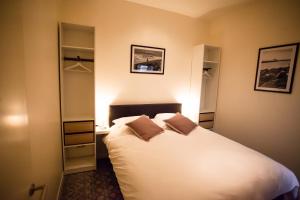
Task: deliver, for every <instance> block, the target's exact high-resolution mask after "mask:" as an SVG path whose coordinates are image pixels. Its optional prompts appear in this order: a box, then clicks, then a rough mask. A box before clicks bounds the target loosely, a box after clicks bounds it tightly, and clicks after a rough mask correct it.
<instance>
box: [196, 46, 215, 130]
mask: <svg viewBox="0 0 300 200" xmlns="http://www.w3.org/2000/svg"><path fill="white" fill-rule="evenodd" d="M220 61H221V48H220V47H216V46H211V45H206V44H201V45H198V46H196V47H195V48H194V55H193V65H192V68H193V70H192V71H193V74H192V78H193V81H192V88H194V90H197V91H200V92H198V93H197V95H199V101H200V108H199V116H198V122H199V125H200V126H203V127H204V128H208V129H212V128H213V125H214V119H215V111H216V106H217V95H218V84H219V69H220Z"/></svg>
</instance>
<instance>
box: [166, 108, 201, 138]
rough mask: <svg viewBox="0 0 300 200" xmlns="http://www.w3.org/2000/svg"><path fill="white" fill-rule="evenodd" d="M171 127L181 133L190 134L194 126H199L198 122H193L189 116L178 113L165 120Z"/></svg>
mask: <svg viewBox="0 0 300 200" xmlns="http://www.w3.org/2000/svg"><path fill="white" fill-rule="evenodd" d="M164 121H165V122H166V124H167V126H169V127H170V128H171V129H173V130H174V131H176V132H178V133H181V134H185V135H187V134H189V133H190V132H191V131H192V130H194V128H196V127H197V124H195V123H194V122H192V121H191V120H190V119H189V118H187V117H185V116H183V115H181V114H180V113H176V115H175V116H174V117H171V118H170V119H166V120H164Z"/></svg>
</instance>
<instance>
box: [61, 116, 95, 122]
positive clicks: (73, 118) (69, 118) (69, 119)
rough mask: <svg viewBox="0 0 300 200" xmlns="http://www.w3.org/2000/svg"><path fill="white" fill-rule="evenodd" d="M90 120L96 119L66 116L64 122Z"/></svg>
mask: <svg viewBox="0 0 300 200" xmlns="http://www.w3.org/2000/svg"><path fill="white" fill-rule="evenodd" d="M88 120H95V118H92V117H65V118H63V120H62V121H63V122H69V121H70V122H72V121H88Z"/></svg>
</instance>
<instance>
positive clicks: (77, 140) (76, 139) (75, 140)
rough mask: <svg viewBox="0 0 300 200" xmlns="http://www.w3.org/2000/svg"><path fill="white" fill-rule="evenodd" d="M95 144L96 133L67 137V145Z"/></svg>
mask: <svg viewBox="0 0 300 200" xmlns="http://www.w3.org/2000/svg"><path fill="white" fill-rule="evenodd" d="M91 142H94V133H80V134H73V135H65V145H75V144H84V143H91Z"/></svg>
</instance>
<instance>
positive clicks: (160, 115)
mask: <svg viewBox="0 0 300 200" xmlns="http://www.w3.org/2000/svg"><path fill="white" fill-rule="evenodd" d="M175 115H176V114H175V113H158V114H156V115H155V117H154V119H159V120H162V121H163V120H166V119H170V118H171V117H174V116H175Z"/></svg>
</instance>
